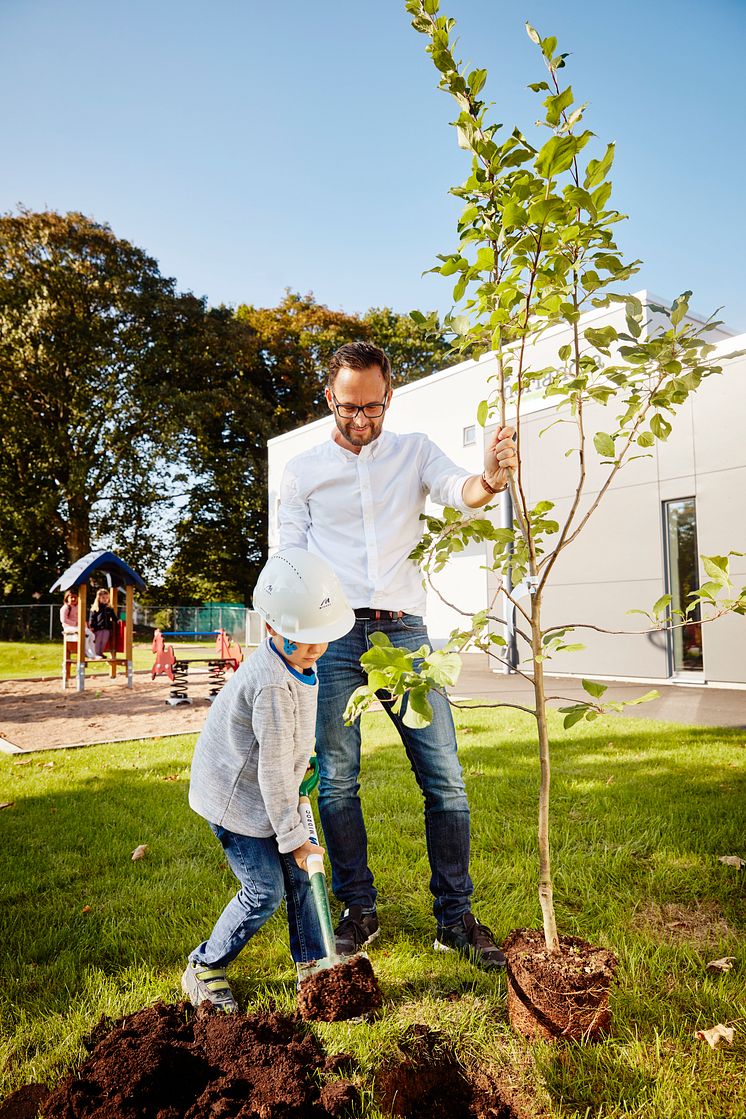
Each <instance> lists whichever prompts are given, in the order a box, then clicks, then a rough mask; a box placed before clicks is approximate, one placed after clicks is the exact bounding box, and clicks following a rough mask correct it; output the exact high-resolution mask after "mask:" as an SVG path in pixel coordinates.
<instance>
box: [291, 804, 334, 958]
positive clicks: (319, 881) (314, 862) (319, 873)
mask: <svg viewBox="0 0 746 1119" xmlns="http://www.w3.org/2000/svg"><path fill="white" fill-rule="evenodd" d="M298 811H299V813H300V817H301V819H302V820H303V822H304V823H305V825H306V827H307V828H308V838H309V839H310V840H311V843H315V844H316V846H317V847H318V846H319V838H318V834H317V832H316V821H315V820H314V818H313V809H312V808H311V802H310V800H309V799H308V797H307V796H302V797H301V798H300V800H299V801H298ZM306 869H307V871H308V878H309V881H310V884H311V894H312V896H313V901H314V906H315V907H316V916H317V917H318V919H319V925H320V927H321V939H322V940H323V942H324V952H325V954H326V956H327V958H328V957H331V956H335V955H336V952H337V947H336V944H335V941H334V926H333V925H332V914H331V909H330V908H329V893H328V891H327V888H326V875H325V874H324V856H323V855H321V854H319V855H308V856H307V858H306Z"/></svg>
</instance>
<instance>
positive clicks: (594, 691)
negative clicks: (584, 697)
mask: <svg viewBox="0 0 746 1119" xmlns="http://www.w3.org/2000/svg"><path fill="white" fill-rule="evenodd" d="M581 683H582V685H583V688H584V689H585V690H586V691H587V692H588V695H592V696H594V697H595V698H596V699H598V698H599V696H602V695H603V694H604V692H605V691H607V690H608V687H609V685H608V684H599V683H598V682H597V681H596V680H582V681H581Z"/></svg>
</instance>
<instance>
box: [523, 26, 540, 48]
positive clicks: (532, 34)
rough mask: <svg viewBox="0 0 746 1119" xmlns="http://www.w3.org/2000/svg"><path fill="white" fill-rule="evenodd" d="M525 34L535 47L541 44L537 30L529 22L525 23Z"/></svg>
mask: <svg viewBox="0 0 746 1119" xmlns="http://www.w3.org/2000/svg"><path fill="white" fill-rule="evenodd" d="M526 34H527V35H528V37H529V39H530V40H531V42H532V43H536V45H537V47H538V46H541V36H540V35H539V32H538V31H537V30H536V28H535V27H532V26H531V24H530V23H527V24H526Z"/></svg>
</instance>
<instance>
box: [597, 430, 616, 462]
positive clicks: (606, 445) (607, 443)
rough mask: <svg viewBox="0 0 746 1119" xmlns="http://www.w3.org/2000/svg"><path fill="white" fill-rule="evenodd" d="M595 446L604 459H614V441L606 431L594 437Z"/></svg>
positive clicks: (599, 432)
mask: <svg viewBox="0 0 746 1119" xmlns="http://www.w3.org/2000/svg"><path fill="white" fill-rule="evenodd" d="M593 446H594V447H595V448H596V450H597V451H598V453H599V454H600V455H601V457H602V458H614V453H615V448H614V440H613V439H612V438H611V436H610V435H608V434H607V433H606V432H605V431H598V432H596V434H595V435H594V436H593Z"/></svg>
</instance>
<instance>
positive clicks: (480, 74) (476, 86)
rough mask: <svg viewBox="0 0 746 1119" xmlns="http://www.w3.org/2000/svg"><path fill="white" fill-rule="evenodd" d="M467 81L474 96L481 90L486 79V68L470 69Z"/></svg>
mask: <svg viewBox="0 0 746 1119" xmlns="http://www.w3.org/2000/svg"><path fill="white" fill-rule="evenodd" d="M467 81H468V83H469V85H470V86H471V92H472V94H473V95H474V96H475V97H476V96H477V95H478V94H479V93H480V92H481V89H482V86H483V85H484V83H485V82H486V81H487V71H486V70H472V72H471V74H469V77H468V79H467Z"/></svg>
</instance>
